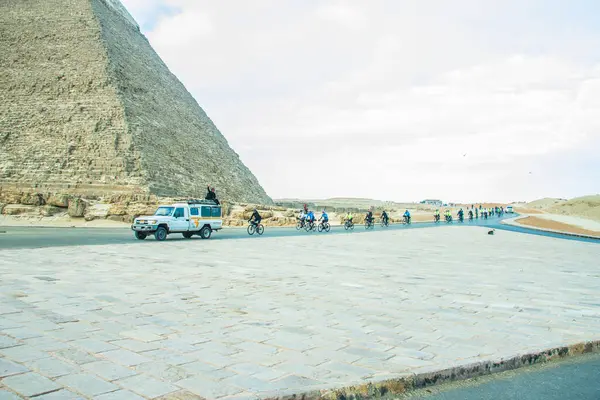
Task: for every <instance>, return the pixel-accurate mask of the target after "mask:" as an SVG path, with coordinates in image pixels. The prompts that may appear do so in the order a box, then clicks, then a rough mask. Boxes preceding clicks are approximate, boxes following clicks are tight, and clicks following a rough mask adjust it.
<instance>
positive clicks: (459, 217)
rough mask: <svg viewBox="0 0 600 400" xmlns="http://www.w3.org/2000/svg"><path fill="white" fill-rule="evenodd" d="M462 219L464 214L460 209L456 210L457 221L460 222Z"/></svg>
mask: <svg viewBox="0 0 600 400" xmlns="http://www.w3.org/2000/svg"><path fill="white" fill-rule="evenodd" d="M464 217H465V212H464V211H463V209H462V208H461V209H460V210H458V219H459V220H461V221H462V220H463V219H464Z"/></svg>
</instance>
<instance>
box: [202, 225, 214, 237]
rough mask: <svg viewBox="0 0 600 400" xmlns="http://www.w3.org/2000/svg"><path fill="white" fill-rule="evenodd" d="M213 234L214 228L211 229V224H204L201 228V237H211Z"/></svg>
mask: <svg viewBox="0 0 600 400" xmlns="http://www.w3.org/2000/svg"><path fill="white" fill-rule="evenodd" d="M211 234H212V229H210V226H203V227H202V229H200V237H201V238H202V239H210V235H211Z"/></svg>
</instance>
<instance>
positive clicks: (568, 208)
mask: <svg viewBox="0 0 600 400" xmlns="http://www.w3.org/2000/svg"><path fill="white" fill-rule="evenodd" d="M548 212H550V213H553V214H563V215H571V216H576V217H583V218H588V219H592V220H594V221H600V194H596V195H591V196H583V197H576V198H574V199H571V200H568V201H563V202H560V203H558V204H556V205H554V206H553V207H550V208H549V209H548Z"/></svg>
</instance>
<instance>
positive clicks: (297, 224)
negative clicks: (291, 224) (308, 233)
mask: <svg viewBox="0 0 600 400" xmlns="http://www.w3.org/2000/svg"><path fill="white" fill-rule="evenodd" d="M300 229H302V222H300V221H298V222H297V223H296V230H300Z"/></svg>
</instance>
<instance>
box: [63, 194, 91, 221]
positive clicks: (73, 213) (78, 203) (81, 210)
mask: <svg viewBox="0 0 600 400" xmlns="http://www.w3.org/2000/svg"><path fill="white" fill-rule="evenodd" d="M86 206H87V203H86V202H85V200H83V199H81V198H79V197H74V198H70V199H69V208H68V212H69V216H70V217H83V216H84V215H85V208H86Z"/></svg>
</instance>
